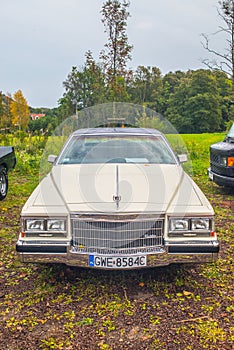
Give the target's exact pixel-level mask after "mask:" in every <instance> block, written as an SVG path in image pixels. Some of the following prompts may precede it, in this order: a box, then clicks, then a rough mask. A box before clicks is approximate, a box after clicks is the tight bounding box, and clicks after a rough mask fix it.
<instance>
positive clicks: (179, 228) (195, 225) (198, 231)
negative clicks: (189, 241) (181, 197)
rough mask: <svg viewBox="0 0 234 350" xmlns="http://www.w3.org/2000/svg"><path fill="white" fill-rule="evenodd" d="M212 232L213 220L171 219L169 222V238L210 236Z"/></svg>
mask: <svg viewBox="0 0 234 350" xmlns="http://www.w3.org/2000/svg"><path fill="white" fill-rule="evenodd" d="M213 231H214V222H213V218H171V219H170V221H169V236H174V237H180V236H181V237H182V236H188V237H189V236H191V237H192V236H210V235H211V233H212V232H213Z"/></svg>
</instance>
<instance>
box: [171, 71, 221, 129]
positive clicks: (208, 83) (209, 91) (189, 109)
mask: <svg viewBox="0 0 234 350" xmlns="http://www.w3.org/2000/svg"><path fill="white" fill-rule="evenodd" d="M166 116H167V117H168V119H169V121H170V122H171V123H172V124H173V125H174V126H175V127H176V128H177V130H178V131H179V132H181V133H188V132H192V133H201V132H214V131H218V130H220V127H221V123H222V109H221V96H220V90H219V88H218V83H217V79H216V77H215V75H214V74H213V72H212V71H210V70H202V69H201V70H198V71H195V72H188V74H187V75H186V77H184V78H182V79H181V80H180V84H179V85H178V86H177V87H176V88H175V91H174V93H173V94H171V97H170V99H169V101H168V107H167V110H166Z"/></svg>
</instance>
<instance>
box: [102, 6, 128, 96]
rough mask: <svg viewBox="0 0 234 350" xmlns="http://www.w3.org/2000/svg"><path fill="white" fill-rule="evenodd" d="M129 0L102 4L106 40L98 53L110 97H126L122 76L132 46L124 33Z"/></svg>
mask: <svg viewBox="0 0 234 350" xmlns="http://www.w3.org/2000/svg"><path fill="white" fill-rule="evenodd" d="M129 5H130V2H129V1H126V0H123V1H121V0H107V1H106V2H105V3H104V4H103V6H102V10H101V13H102V23H103V24H104V27H105V33H107V35H108V41H107V43H106V44H105V46H104V47H105V48H104V49H103V50H102V51H101V53H100V59H101V61H102V64H103V68H104V73H105V76H106V78H107V84H108V87H109V89H110V91H111V93H112V99H113V100H116V99H117V98H118V97H120V99H123V97H124V99H126V97H127V95H126V87H125V82H124V78H126V75H127V70H126V66H127V62H128V60H130V59H131V50H132V46H131V45H129V43H128V37H127V34H126V27H127V19H128V17H129V16H130V13H129V12H128V7H129ZM121 95H122V96H121Z"/></svg>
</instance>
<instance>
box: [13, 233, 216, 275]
mask: <svg viewBox="0 0 234 350" xmlns="http://www.w3.org/2000/svg"><path fill="white" fill-rule="evenodd" d="M16 251H17V252H18V255H19V258H20V260H21V262H28V263H30V262H31V263H62V264H66V265H69V266H77V267H89V268H98V269H105V268H103V267H101V266H100V267H91V266H90V265H89V256H90V254H89V253H87V252H85V253H82V252H74V251H72V247H71V245H70V243H69V242H67V243H65V244H64V242H61V243H56V244H55V243H52V242H51V244H36V242H35V244H27V243H26V242H24V241H21V240H19V241H18V242H17V244H16ZM218 252H219V242H218V241H210V242H204V241H202V242H190V243H188V242H180V243H178V242H165V246H164V247H163V249H161V250H159V251H158V252H157V253H155V252H154V253H151V252H150V253H140V252H138V255H139V256H140V255H146V256H147V265H146V266H144V267H137V268H147V267H157V266H167V265H170V264H178V263H209V262H214V261H215V260H217V258H218ZM92 254H93V253H92ZM99 254H100V253H99ZM112 255H113V254H112ZM114 255H115V256H117V254H114ZM103 256H107V255H106V254H105V255H103ZM110 256H111V255H110ZM111 269H115V268H111ZM124 269H126V268H124ZM128 269H132V268H128Z"/></svg>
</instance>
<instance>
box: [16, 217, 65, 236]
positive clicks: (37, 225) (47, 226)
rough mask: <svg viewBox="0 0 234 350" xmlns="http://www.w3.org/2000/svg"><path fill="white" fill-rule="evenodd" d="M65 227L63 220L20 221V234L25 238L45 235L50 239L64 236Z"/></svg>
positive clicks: (39, 219)
mask: <svg viewBox="0 0 234 350" xmlns="http://www.w3.org/2000/svg"><path fill="white" fill-rule="evenodd" d="M66 231H67V226H66V219H65V218H54V219H51V218H48V219H45V218H38V219H22V232H24V234H25V235H26V237H32V236H40V237H43V236H45V237H46V235H47V236H50V237H56V236H66Z"/></svg>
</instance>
